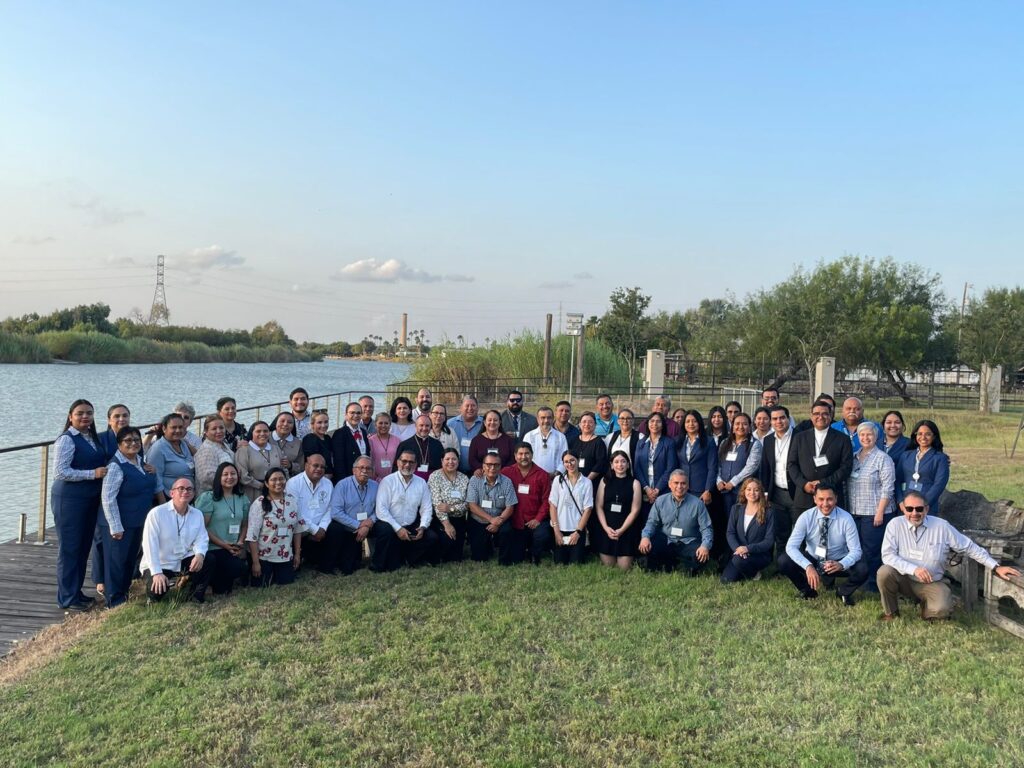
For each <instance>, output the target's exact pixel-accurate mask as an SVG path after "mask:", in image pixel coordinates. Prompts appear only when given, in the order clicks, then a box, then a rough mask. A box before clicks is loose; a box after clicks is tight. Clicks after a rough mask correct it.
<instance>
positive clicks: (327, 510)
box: [284, 453, 334, 573]
mask: <svg viewBox="0 0 1024 768" xmlns="http://www.w3.org/2000/svg"><path fill="white" fill-rule="evenodd" d="M326 469H327V462H326V461H325V460H324V457H323V456H321V455H320V454H319V453H314V454H311V455H309V456H307V457H306V463H305V465H304V467H303V471H302V472H301V473H299V474H298V475H296V476H295V477H293V478H292V479H291V480H289V481H288V484H287V485H285V487H284V509H285V514H286V515H287V513H288V512H290V511H291V510H293V509H294V510H295V511H296V512H297V513H298V515H299V519H300V520H305V521H306V540H305V541H304V542H303V543H302V554H303V555H305V557H306V558H307V559H308V560H309V562H310V563H315V564H316V569H317V570H318V571H320V572H321V573H331V572H333V570H334V565H333V563H332V562H330V560H331V558H330V557H328V552H327V549H326V547H325V546H324V539H325V537H326V536H327V528H328V526H330V524H331V494H332V493H333V491H334V486H333V485H331V481H330V480H328V479H326V478H325V477H324V471H325V470H326Z"/></svg>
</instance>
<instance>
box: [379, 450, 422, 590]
mask: <svg viewBox="0 0 1024 768" xmlns="http://www.w3.org/2000/svg"><path fill="white" fill-rule="evenodd" d="M395 463H396V464H397V465H398V471H397V472H392V473H391V474H390V475H387V476H386V477H385V478H384V479H383V480H381V482H380V485H379V486H378V488H377V504H376V513H377V522H376V523H375V524H374V526H373V542H374V552H373V560H372V561H371V564H370V570H373V571H395V570H398V569H399V568H400V567H401V566H402V564H403V563H405V564H407V565H409V566H410V567H413V568H415V567H416V566H417V565H420V564H422V563H423V562H429V563H436V562H437V558H438V547H437V534H436V533H434V532H433V531H432V530H430V521H431V518H432V516H433V511H434V507H433V504H432V503H431V499H430V489H429V488H428V487H427V481H426V480H424V479H423V478H422V477H417V476H416V454H414V453H413V452H412V451H409V450H406V451H402V452H401V453H400V454H398V459H397V461H396V462H395Z"/></svg>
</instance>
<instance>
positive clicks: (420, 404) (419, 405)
mask: <svg viewBox="0 0 1024 768" xmlns="http://www.w3.org/2000/svg"><path fill="white" fill-rule="evenodd" d="M433 402H434V396H433V395H432V394H431V393H430V390H429V389H427V388H426V387H422V388H421V389H420V391H419V392H417V393H416V407H415V408H413V409H412V420H413V421H416V419H418V418H419V417H420V414H426V415H427V416H429V415H430V408H431V406H432V404H433Z"/></svg>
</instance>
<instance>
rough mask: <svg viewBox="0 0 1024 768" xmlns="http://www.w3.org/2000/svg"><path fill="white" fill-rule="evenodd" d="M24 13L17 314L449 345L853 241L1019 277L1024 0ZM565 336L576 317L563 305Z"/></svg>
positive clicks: (1, 49)
mask: <svg viewBox="0 0 1024 768" xmlns="http://www.w3.org/2000/svg"><path fill="white" fill-rule="evenodd" d="M507 5H508V6H509V7H505V8H502V7H499V6H497V5H496V4H480V3H475V4H470V3H443V4H441V3H438V4H427V3H373V4H369V3H367V4H363V5H352V4H341V3H290V4H287V5H285V4H273V3H244V4H242V3H218V4H203V3H188V2H183V3H177V4H167V3H156V2H150V3H147V2H140V3H135V4H124V3H116V4H115V3H45V2H43V3H38V2H33V3H27V2H25V3H21V2H0V114H2V119H0V314H2V315H4V316H6V315H8V314H21V313H23V312H29V311H48V310H50V309H53V308H56V307H59V306H67V305H70V304H75V303H83V302H93V301H106V302H107V303H109V304H110V305H111V306H112V307H113V309H114V312H115V314H118V315H120V314H126V313H127V312H129V311H130V310H131V309H132V308H133V307H138V308H141V309H143V310H144V311H148V308H149V305H150V302H151V300H152V293H153V272H154V270H153V265H154V263H155V257H156V255H157V254H165V255H166V256H167V266H168V268H167V296H168V302H169V305H170V308H171V313H172V320H173V321H174V322H178V323H205V324H211V325H218V326H223V327H227V326H233V327H251V326H253V325H255V324H257V323H260V322H263V321H265V320H267V319H271V318H276V319H278V320H279V321H281V322H282V323H283V324H284V326H285V328H286V329H287V330H288V332H289V333H290V334H291V335H292V336H293V337H295V338H297V339H316V340H331V339H336V338H345V339H348V340H351V341H356V340H358V339H359V338H361V337H362V336H363V335H364V334H374V333H377V334H381V335H384V336H390V335H391V331H392V330H393V329H395V328H397V327H398V325H399V318H400V314H401V312H403V311H405V312H408V313H409V315H410V325H411V326H412V327H414V328H423V329H425V330H426V332H427V336H428V337H429V338H430V339H431V340H433V341H436V340H438V339H440V338H441V337H442V336H444V335H447V336H448V337H450V338H455V337H456V336H458V335H460V334H461V335H463V336H466V337H468V338H473V339H478V340H479V339H483V338H484V337H485V336H490V337H496V336H501V335H504V334H505V333H508V332H510V331H514V330H517V329H519V328H522V327H531V328H540V327H541V326H542V324H543V320H544V314H545V313H547V312H551V313H553V314H555V315H556V317H557V316H558V312H559V309H560V307H561V309H562V310H563V311H579V312H583V313H585V314H586V315H590V314H600V313H601V312H603V310H604V308H605V306H606V303H607V297H608V295H609V294H610V293H611V291H612V290H613V289H614V288H615V287H617V286H620V285H625V286H632V285H639V286H641V287H642V288H644V289H645V290H646V291H647V292H648V293H650V294H651V295H652V296H653V298H654V304H653V306H654V308H656V309H666V310H673V309H685V308H688V307H691V306H695V305H696V304H697V303H698V302H699V301H700V300H701V299H702V298H705V297H718V296H721V295H723V293H724V292H725V291H726V290H729V291H732V292H733V293H734V294H735V295H736V296H738V297H742V296H744V295H745V294H747V293H748V292H750V291H754V290H757V289H759V288H761V287H765V286H770V285H771V284H773V283H774V282H777V281H778V280H780V279H784V278H785V277H786V276H788V275H789V274H790V273H791V272H792V270H793V269H794V268H795V267H796V266H798V265H805V266H810V265H813V264H814V263H815V262H817V261H819V260H830V259H834V258H837V257H840V256H842V255H844V254H848V253H853V254H860V255H864V256H872V257H876V258H882V257H886V256H892V257H893V258H895V259H897V260H899V261H908V262H915V263H919V264H922V265H923V266H925V267H927V268H929V269H931V270H933V271H935V272H938V273H940V274H941V275H942V277H943V281H944V284H945V285H946V286H947V289H948V292H949V293H950V295H951V296H956V297H959V294H960V292H961V291H962V290H963V284H964V282H969V283H971V285H972V286H973V287H972V291H973V292H974V293H979V294H980V292H981V291H983V290H984V289H985V288H986V287H989V286H992V285H1004V284H1011V285H1016V284H1019V283H1020V282H1021V280H1020V274H1021V270H1020V267H1019V263H1020V255H1019V251H1020V246H1021V234H1022V227H1024V223H1022V222H1024V217H1022V215H1021V213H1022V211H1021V207H1022V206H1021V202H1022V187H1024V182H1022V174H1021V169H1022V163H1021V160H1022V154H1024V152H1022V148H1021V146H1022V145H1021V140H1020V137H1021V136H1022V135H1024V119H1022V118H1024V100H1022V99H1021V93H1022V86H1024V57H1022V56H1021V54H1020V31H1021V29H1022V28H1024V24H1022V22H1024V10H1022V8H1024V6H1021V5H1019V4H1011V3H1005V4H1003V3H985V4H976V5H972V6H968V5H967V4H961V3H931V4H928V5H927V6H926V5H924V4H919V3H913V4H912V3H891V2H890V3H881V2H879V3H874V2H866V3H859V4H846V5H840V4H833V3H828V4H823V3H753V2H751V3H738V2H737V3H699V4H698V3H643V4H638V3H630V4H627V3H620V4H615V3H593V2H591V3H555V4H552V3H528V2H527V3H516V4H514V5H513V4H507ZM556 322H557V321H556Z"/></svg>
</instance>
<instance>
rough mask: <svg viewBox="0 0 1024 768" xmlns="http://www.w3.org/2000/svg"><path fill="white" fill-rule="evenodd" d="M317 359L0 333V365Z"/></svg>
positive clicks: (254, 350) (97, 337) (241, 349)
mask: <svg viewBox="0 0 1024 768" xmlns="http://www.w3.org/2000/svg"><path fill="white" fill-rule="evenodd" d="M320 359H321V358H320V357H319V356H317V355H312V354H309V353H306V352H303V351H301V350H299V349H295V348H294V347H288V346H285V345H283V344H272V345H269V346H265V347H247V346H244V345H242V344H232V345H230V346H225V347H214V346H210V345H209V344H204V343H202V342H199V341H181V342H170V341H154V340H152V339H142V338H131V339H121V338H118V337H116V336H111V335H110V334H107V333H96V332H91V333H83V332H78V331H48V332H45V333H39V334H33V335H25V334H15V333H0V363H12V364H35V363H51V362H56V363H106V364H118V365H124V364H129V363H147V364H149V363H152V364H159V363H312V362H318V361H319V360H320Z"/></svg>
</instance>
